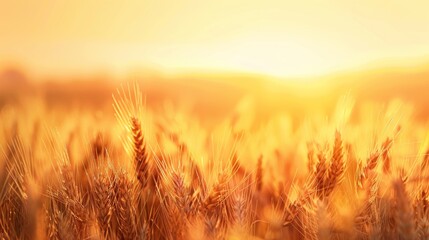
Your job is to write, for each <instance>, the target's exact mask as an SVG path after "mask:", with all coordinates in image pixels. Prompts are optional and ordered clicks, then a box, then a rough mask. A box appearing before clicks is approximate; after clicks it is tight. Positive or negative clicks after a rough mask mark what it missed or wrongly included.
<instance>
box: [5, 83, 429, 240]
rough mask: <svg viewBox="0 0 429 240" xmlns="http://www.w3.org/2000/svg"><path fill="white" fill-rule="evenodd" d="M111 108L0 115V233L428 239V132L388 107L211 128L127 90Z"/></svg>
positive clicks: (227, 122) (22, 236) (58, 236)
mask: <svg viewBox="0 0 429 240" xmlns="http://www.w3.org/2000/svg"><path fill="white" fill-rule="evenodd" d="M113 105H114V109H115V112H116V120H115V119H114V118H113V117H108V116H103V117H94V116H93V115H92V114H91V113H88V112H82V114H81V115H79V116H71V115H70V114H67V113H66V112H61V113H60V112H53V113H52V112H49V111H48V110H47V109H43V108H41V109H40V110H38V111H33V110H32V109H31V108H20V107H19V106H14V105H12V106H9V107H4V108H3V109H2V110H1V113H0V114H1V119H2V121H1V123H0V125H1V127H2V131H3V134H2V135H1V137H0V144H1V145H0V150H1V155H0V157H1V158H0V159H1V161H0V171H1V174H0V187H1V188H0V209H1V214H0V238H1V239H428V238H429V204H428V192H429V189H428V186H429V185H428V184H427V183H428V182H427V181H428V177H429V167H428V166H429V164H428V162H429V160H428V159H429V157H428V154H427V153H428V152H429V138H428V135H427V128H426V127H425V126H424V125H423V124H421V123H419V122H416V121H415V120H414V119H413V118H412V115H411V114H410V115H408V112H407V111H402V110H398V108H397V107H396V106H397V105H392V106H391V107H388V108H387V109H385V110H386V112H385V114H383V112H382V111H381V110H380V109H376V110H372V113H374V114H370V112H371V109H362V113H360V116H361V118H360V119H359V120H358V121H357V122H351V121H349V117H350V114H349V112H350V111H351V110H350V109H351V108H352V106H350V105H348V104H346V105H344V104H340V105H339V106H343V107H344V106H345V107H346V108H347V109H344V108H340V109H338V110H337V112H336V114H334V115H333V116H332V117H331V118H330V119H329V120H328V121H326V120H316V121H308V122H306V123H302V124H300V125H299V126H298V127H296V128H292V127H291V126H290V124H289V123H290V122H289V121H288V119H287V118H284V117H278V118H277V117H274V118H273V119H272V120H271V121H269V122H267V123H265V124H264V125H262V126H260V127H259V128H258V127H254V126H251V125H249V124H246V121H248V119H247V116H246V115H240V116H237V114H232V117H231V118H234V120H233V121H232V120H231V119H226V120H225V122H222V123H219V125H218V126H217V127H214V128H211V129H208V128H205V127H203V125H201V124H200V123H199V122H198V120H197V119H196V118H194V117H193V116H192V114H191V113H189V112H183V111H181V110H177V111H176V110H174V111H170V112H166V113H165V114H160V113H159V112H158V113H157V114H154V113H153V112H151V111H150V110H148V109H147V108H146V107H145V105H144V103H143V97H142V96H141V93H140V91H139V89H138V87H137V86H133V87H128V88H122V89H120V90H119V91H118V92H117V93H116V94H114V97H113ZM369 106H370V107H373V105H369ZM338 116H340V117H338ZM240 122H242V123H241V125H240Z"/></svg>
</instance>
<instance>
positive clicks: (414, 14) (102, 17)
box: [0, 0, 429, 77]
mask: <svg viewBox="0 0 429 240" xmlns="http://www.w3.org/2000/svg"><path fill="white" fill-rule="evenodd" d="M427 9H429V2H428V1H420V0H417V1H398V0H392V1H381V0H373V1H340V0H333V1H276V0H268V1H248V0H218V1H198V0H186V1H172V0H166V1H158V0H156V1H155V0H143V1H141V0H131V1H95V0H88V1H55V0H45V1H23V0H16V1H7V0H1V1H0V64H3V65H7V64H17V65H20V66H24V67H25V68H26V69H27V70H29V71H30V72H31V73H34V74H36V75H37V76H46V75H49V74H61V75H70V74H77V73H82V74H86V73H94V72H99V71H103V72H104V71H107V72H109V73H113V74H117V75H123V74H125V73H127V72H128V71H130V70H133V69H140V68H155V69H161V70H163V71H165V72H168V73H177V72H188V71H196V70H207V69H209V70H222V71H239V72H256V73H263V74H268V75H277V76H283V77H291V76H308V75H320V74H326V73H330V72H333V71H339V70H343V69H350V68H359V67H361V66H362V65H364V66H366V65H367V64H369V63H373V62H376V63H377V64H387V65H389V64H398V65H411V66H412V65H413V64H415V63H416V61H424V60H425V58H426V56H428V54H429V15H428V14H427V12H428V10H427ZM392 62H393V63H392Z"/></svg>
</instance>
